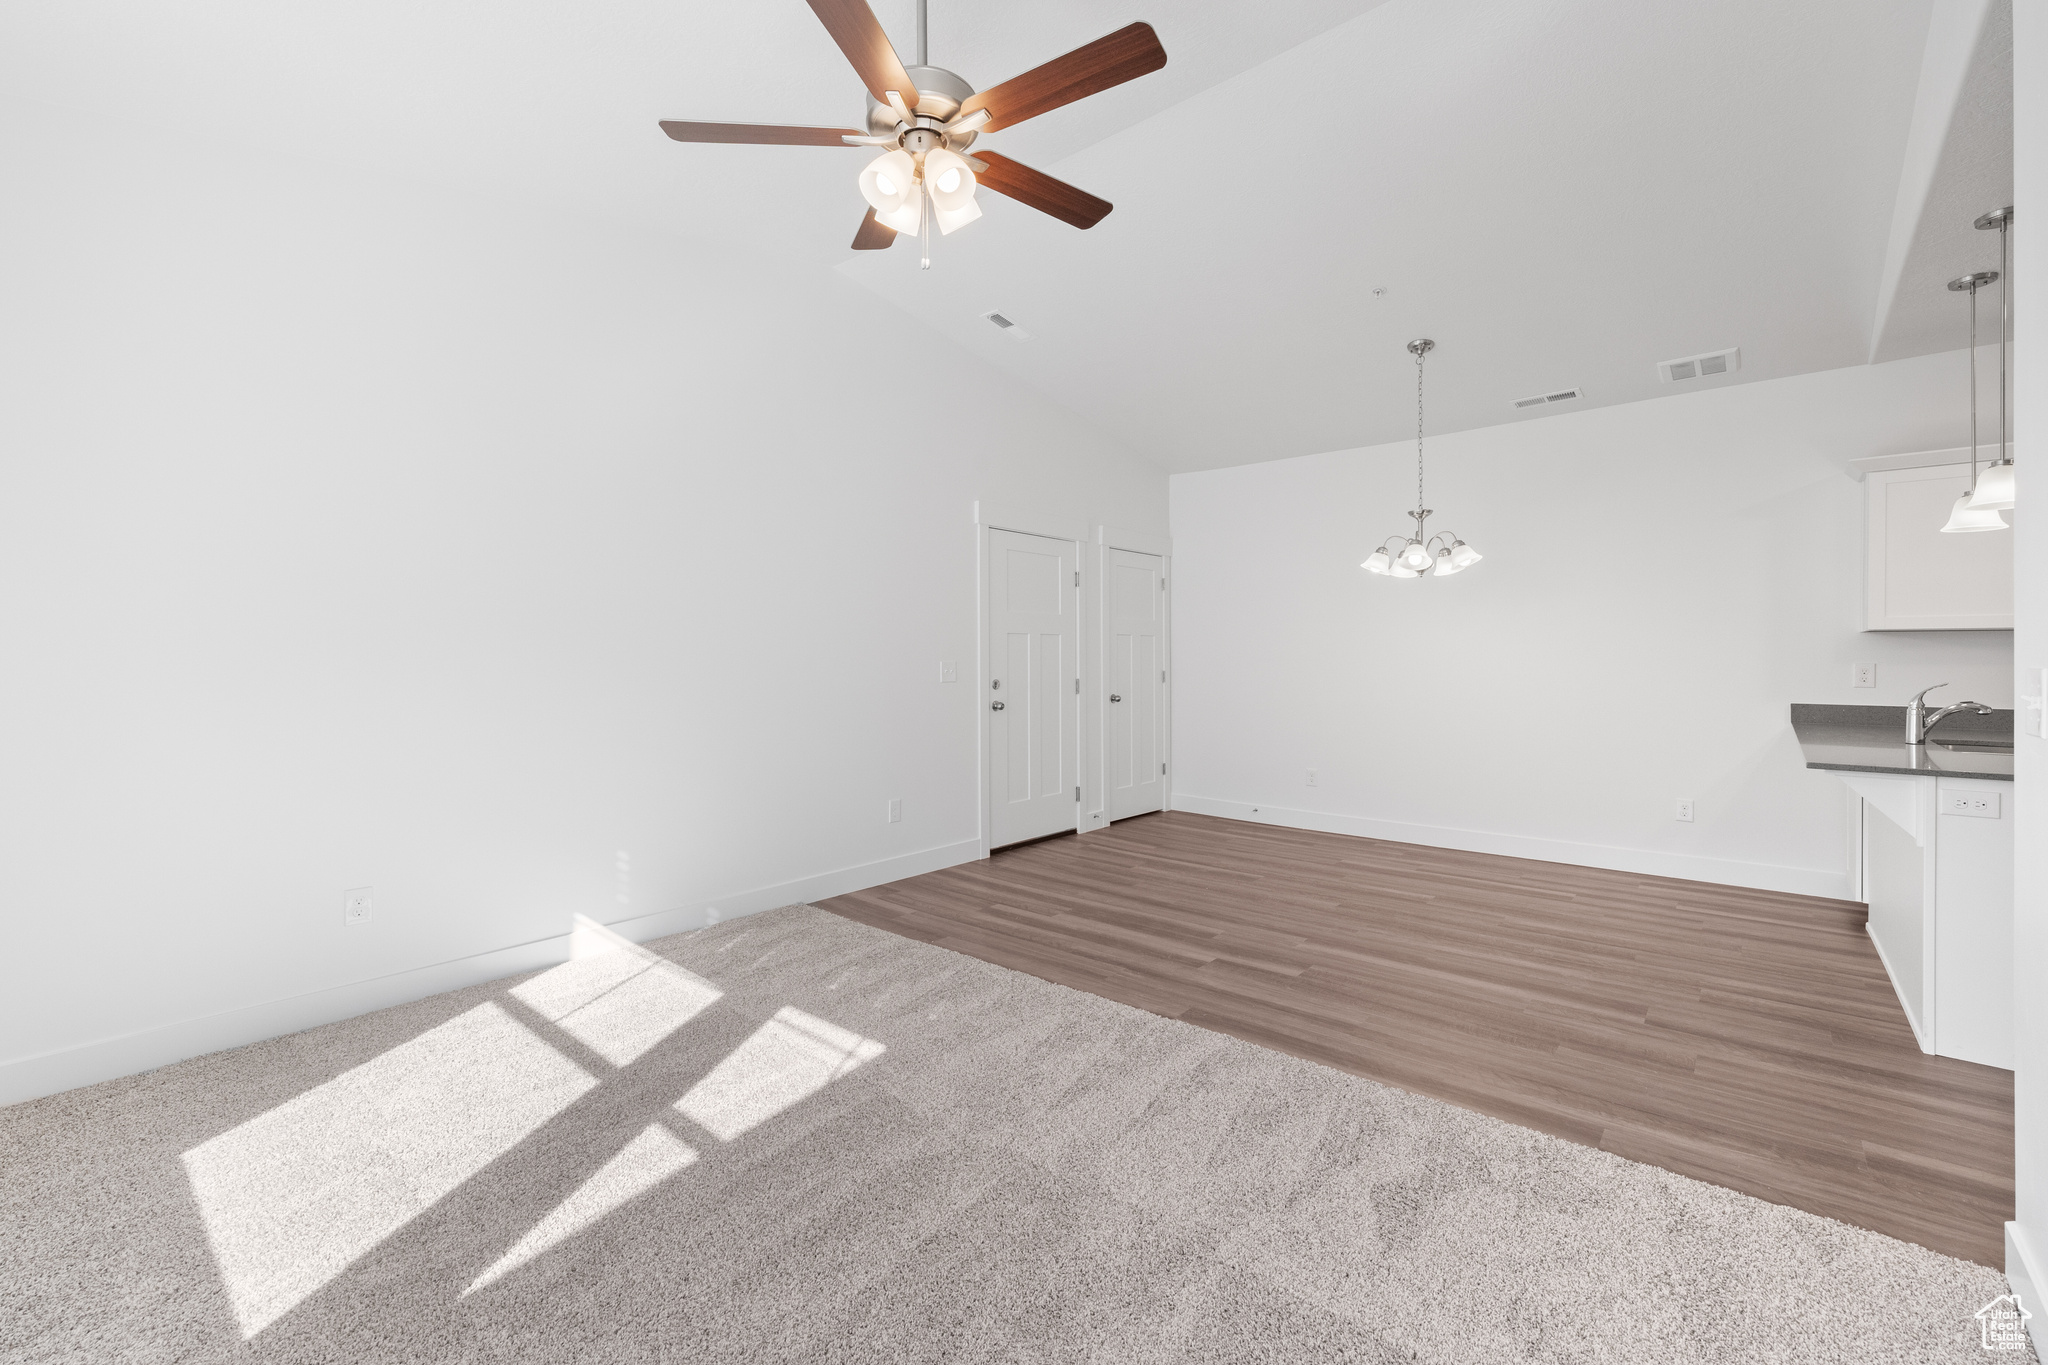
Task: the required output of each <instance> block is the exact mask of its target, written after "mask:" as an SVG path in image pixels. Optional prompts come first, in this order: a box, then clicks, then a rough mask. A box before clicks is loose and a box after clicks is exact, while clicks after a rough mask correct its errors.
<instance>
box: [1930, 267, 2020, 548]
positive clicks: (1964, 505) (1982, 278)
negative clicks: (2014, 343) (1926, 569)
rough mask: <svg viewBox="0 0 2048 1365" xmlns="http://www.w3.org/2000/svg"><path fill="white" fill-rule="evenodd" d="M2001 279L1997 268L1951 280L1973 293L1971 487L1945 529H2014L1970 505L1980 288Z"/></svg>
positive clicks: (1973, 484) (1952, 288)
mask: <svg viewBox="0 0 2048 1365" xmlns="http://www.w3.org/2000/svg"><path fill="white" fill-rule="evenodd" d="M1997 279H1998V272H1997V271H1996V270H1980V271H1978V272H1977V273H1976V274H1974V275H1964V276H1961V277H1960V278H1957V279H1953V280H1950V281H1949V282H1948V287H1949V292H1951V293H1955V294H1963V293H1967V294H1968V295H1969V296H1970V487H1969V489H1968V490H1967V491H1965V492H1964V494H1963V495H1962V496H1961V497H1960V498H1957V499H1956V505H1955V506H1954V507H1952V508H1950V509H1949V514H1948V524H1947V525H1946V526H1944V527H1942V528H1941V529H1942V530H1944V531H2010V530H2011V529H2012V527H2011V526H2009V525H2008V524H2007V523H2006V520H2005V518H2004V517H2001V516H2000V515H1998V513H1996V512H1991V511H1980V510H1978V509H1976V508H1974V507H1972V506H1970V498H1971V497H1972V496H1973V495H1974V494H1975V493H1976V491H1977V291H1978V290H1979V289H1982V288H1983V287H1984V286H1985V285H1987V284H1991V283H1992V282H1994V281H1995V280H1997Z"/></svg>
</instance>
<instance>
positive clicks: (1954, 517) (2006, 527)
mask: <svg viewBox="0 0 2048 1365" xmlns="http://www.w3.org/2000/svg"><path fill="white" fill-rule="evenodd" d="M1941 529H1942V530H1944V531H2010V530H2011V529H2012V523H2011V522H2009V521H2007V520H2006V519H2005V518H2004V517H2001V516H2000V515H1998V513H1997V512H1995V511H1990V510H1984V511H1979V510H1978V509H1977V508H1975V507H1972V506H1971V505H1970V495H1969V494H1968V493H1965V494H1963V496H1961V497H1960V498H1957V499H1956V505H1955V506H1954V507H1953V508H1951V509H1949V514H1948V525H1946V526H1944V527H1942V528H1941Z"/></svg>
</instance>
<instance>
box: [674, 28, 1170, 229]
mask: <svg viewBox="0 0 2048 1365" xmlns="http://www.w3.org/2000/svg"><path fill="white" fill-rule="evenodd" d="M810 6H811V10H812V12H813V13H815V14H816V15H817V16H818V19H819V21H820V22H821V23H823V24H824V25H825V31H826V32H828V33H830V34H831V35H832V40H833V41H834V42H836V43H837V44H839V50H840V51H841V52H843V53H845V54H846V59H847V61H848V62H850V63H852V65H853V69H854V72H855V73H856V74H857V75H859V77H860V78H861V82H862V83H863V84H864V85H866V86H867V88H868V108H867V118H866V119H865V124H866V131H865V132H862V131H859V130H857V129H853V128H807V127H796V126H791V125H784V124H766V123H688V122H681V121H675V120H667V121H664V122H663V123H662V125H661V130H662V131H663V132H664V133H666V134H668V135H669V136H670V137H671V138H673V139H675V140H676V141H677V142H728V143H731V142H739V143H755V144H765V145H774V146H798V147H832V146H840V147H881V148H885V149H887V150H885V151H883V153H882V155H880V156H878V157H876V158H875V159H874V160H873V161H872V162H870V163H868V166H867V167H866V169H864V170H863V171H862V172H861V173H860V192H861V197H862V198H864V199H866V200H867V201H868V214H867V216H866V217H865V218H863V219H862V220H861V225H860V228H859V230H858V231H856V232H855V233H854V238H853V249H854V250H856V251H877V250H881V249H883V248H885V247H888V246H891V245H893V244H894V243H895V241H896V238H897V237H898V236H899V235H901V234H903V233H915V234H916V235H917V237H918V240H919V242H920V243H921V245H922V247H923V250H922V253H921V259H920V264H921V265H923V266H924V267H925V268H926V269H930V267H931V263H932V262H931V230H932V227H933V226H934V224H936V225H937V227H938V229H939V232H940V235H942V236H943V235H944V234H946V233H950V232H953V231H955V230H957V229H959V228H962V227H965V226H966V225H967V224H969V223H971V222H973V221H974V220H975V219H977V218H979V217H981V206H980V205H979V204H977V203H976V202H975V199H974V192H975V190H976V188H977V187H986V188H988V189H991V190H993V191H995V192H996V193H997V194H1000V195H1004V196H1005V197H1007V198H1010V199H1015V200H1016V201H1017V202H1018V203H1021V204H1027V205H1029V206H1030V207H1032V208H1035V209H1037V210H1039V211H1040V212H1041V213H1046V214H1050V215H1051V216H1052V217H1054V218H1057V219H1059V220H1060V221H1061V222H1063V223H1068V224H1071V225H1072V226H1074V227H1077V228H1084V229H1085V228H1091V227H1094V226H1095V225H1096V224H1097V223H1099V222H1101V221H1102V220H1103V218H1105V217H1106V216H1108V214H1109V211H1110V209H1111V208H1112V207H1114V206H1113V205H1111V204H1110V202H1109V201H1108V200H1106V199H1098V198H1096V197H1095V196H1094V195H1092V194H1089V193H1088V192H1087V191H1085V190H1080V189H1076V188H1075V187H1074V186H1072V185H1069V184H1066V183H1064V182H1062V181H1059V180H1055V179H1053V178H1052V177H1051V176H1049V175H1046V174H1045V173H1044V172H1042V171H1035V170H1033V169H1031V168H1030V167H1029V166H1025V165H1020V164H1019V163H1017V162H1015V161H1011V160H1010V159H1008V158H1007V157H1003V156H999V155H997V154H996V153H994V152H988V153H984V154H983V155H981V156H969V155H967V148H968V147H970V146H971V145H973V143H974V140H975V139H976V138H977V137H979V136H980V135H981V134H983V133H986V132H994V131H996V130H997V129H1000V128H1008V127H1011V126H1013V125H1015V124H1019V123H1022V122H1023V121H1024V120H1025V119H1028V118H1034V117H1036V116H1037V115H1039V114H1043V113H1046V112H1048V111H1049V110H1053V109H1057V108H1059V107H1060V106H1061V105H1065V104H1072V103H1073V102H1074V101H1075V100H1078V99H1083V98H1085V97H1087V96H1089V95H1093V94H1098V93H1100V92H1101V91H1104V90H1108V89H1110V88H1111V87H1113V86H1118V85H1122V84H1123V83H1124V82H1125V81H1130V80H1135V79H1136V78H1138V77H1139V76H1143V75H1145V74H1147V73H1148V72H1152V71H1157V70H1158V69H1159V68H1160V67H1162V66H1165V65H1166V50H1165V49H1164V48H1162V47H1161V46H1160V45H1159V37H1158V35H1157V34H1155V33H1154V32H1153V31H1152V26H1151V25H1150V24H1142V23H1140V24H1130V25H1127V26H1126V27H1124V28H1120V29H1118V30H1117V31H1116V32H1114V33H1111V34H1109V35H1107V36H1105V37H1102V38H1098V39H1096V40H1095V41H1094V42H1092V43H1089V44H1087V45H1086V46H1084V47H1079V48H1076V49H1075V50H1074V51H1072V52H1069V53H1068V54H1067V55H1066V56H1064V57H1056V58H1054V59H1053V60H1052V61H1049V62H1047V63H1046V64H1045V65H1043V66H1039V67H1034V68H1033V69H1032V70H1030V71H1027V72H1025V73H1024V74H1023V75H1021V76H1016V77H1013V78H1011V79H1010V80H1007V81H1004V82H1003V83H1002V84H1001V85H998V86H995V87H994V88H992V89H989V90H981V91H977V90H976V89H975V88H974V87H973V85H971V84H969V83H968V81H967V80H966V79H965V78H964V77H962V76H961V75H959V74H958V73H957V72H952V71H948V70H946V69H945V68H944V67H939V66H932V65H930V64H929V63H928V61H927V57H926V51H925V5H924V0H918V4H917V64H916V65H915V66H909V67H906V66H904V65H903V62H902V59H901V58H900V57H898V56H897V55H896V49H895V48H894V47H893V46H891V45H890V42H889V37H888V35H887V34H886V33H884V32H883V31H882V26H881V24H880V23H879V22H878V21H877V20H876V19H875V15H874V11H873V10H871V9H869V8H868V4H867V0H810Z"/></svg>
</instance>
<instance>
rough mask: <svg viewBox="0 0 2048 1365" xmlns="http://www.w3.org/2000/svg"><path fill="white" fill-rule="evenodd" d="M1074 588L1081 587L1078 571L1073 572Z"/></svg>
mask: <svg viewBox="0 0 2048 1365" xmlns="http://www.w3.org/2000/svg"><path fill="white" fill-rule="evenodd" d="M1074 586H1075V587H1077V588H1078V587H1080V586H1081V571H1080V570H1079V569H1076V570H1074Z"/></svg>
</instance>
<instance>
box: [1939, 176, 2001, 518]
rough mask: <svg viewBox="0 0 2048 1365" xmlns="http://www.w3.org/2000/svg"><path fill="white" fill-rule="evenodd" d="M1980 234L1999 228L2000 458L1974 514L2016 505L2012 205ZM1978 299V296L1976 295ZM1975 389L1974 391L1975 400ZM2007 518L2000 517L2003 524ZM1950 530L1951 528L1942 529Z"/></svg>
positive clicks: (1982, 482) (1981, 478) (1980, 485)
mask: <svg viewBox="0 0 2048 1365" xmlns="http://www.w3.org/2000/svg"><path fill="white" fill-rule="evenodd" d="M1977 228H1978V230H1979V231H1987V232H1988V231H1989V230H1991V229H1992V228H1996V229H1998V281H1999V283H1998V458H1997V459H1996V460H1993V461H1992V462H1991V464H1990V466H1989V467H1988V468H1987V469H1985V471H1984V472H1983V473H1981V474H1979V475H1978V476H1977V483H1976V491H1975V492H1973V493H1971V494H1970V510H1971V511H1973V512H2002V511H2004V510H2005V509H2006V508H2008V507H2011V506H2012V504H2013V496H2014V492H2015V484H2014V480H2013V476H2012V441H2011V437H2010V432H2011V430H2012V428H2011V427H2010V426H2008V425H2007V419H2008V415H2009V414H2010V413H2011V411H2012V396H2011V391H2012V385H2011V382H2010V377H2011V374H2012V370H2011V367H2010V364H2009V362H2008V360H2007V355H2008V353H2009V349H2010V347H2011V345H2012V206H2011V205H2007V206H2006V207H2004V208H2002V209H1993V210H1992V211H1991V212H1989V213H1987V214H1985V215H1984V216H1983V217H1981V218H1979V219H1978V220H1977ZM1971 297H1972V299H1973V300H1974V298H1975V295H1974V294H1972V296H1971ZM1976 333H1977V329H1976V318H1975V314H1974V313H1973V314H1972V316H1971V326H1970V345H1971V351H1972V355H1973V356H1974V353H1975V350H1976V342H1977V335H1976ZM1975 393H1976V390H1975V389H1972V390H1971V394H1972V396H1973V397H1974V396H1975ZM2003 520H2004V519H2003V518H2000V521H2001V522H2002V521H2003ZM1942 529H1944V530H1946V529H1947V528H1946V527H1944V528H1942Z"/></svg>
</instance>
